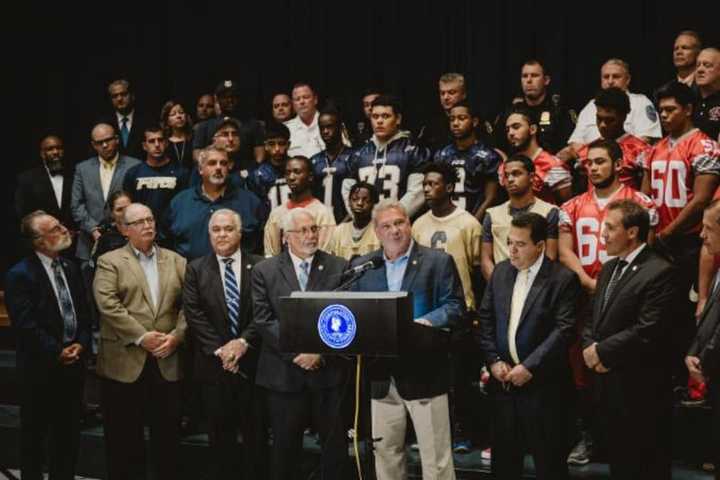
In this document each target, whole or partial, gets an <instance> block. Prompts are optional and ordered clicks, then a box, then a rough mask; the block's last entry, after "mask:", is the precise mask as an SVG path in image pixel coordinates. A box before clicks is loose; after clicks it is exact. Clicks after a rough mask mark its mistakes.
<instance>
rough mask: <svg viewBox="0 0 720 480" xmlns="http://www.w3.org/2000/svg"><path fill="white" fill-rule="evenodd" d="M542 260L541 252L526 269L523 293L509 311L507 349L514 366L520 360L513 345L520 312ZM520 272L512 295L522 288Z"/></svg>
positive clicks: (543, 254)
mask: <svg viewBox="0 0 720 480" xmlns="http://www.w3.org/2000/svg"><path fill="white" fill-rule="evenodd" d="M544 259H545V253H544V252H543V253H541V254H540V256H539V257H538V258H537V260H535V263H533V264H532V265H530V268H528V269H527V282H526V283H525V291H524V292H521V293H520V295H521V298H520V301H518V302H517V303H516V302H512V304H513V306H512V308H511V309H510V320H509V321H508V348H509V350H510V356H511V357H512V359H513V361H514V362H515V363H516V364H518V363H520V358H519V357H518V353H517V345H516V344H515V336H516V334H517V330H518V328H519V327H520V317H521V316H522V311H523V308H524V306H525V300H526V299H527V295H528V293H529V292H530V288H532V284H533V282H534V281H535V277H537V274H538V272H539V271H540V267H542V263H543V260H544ZM522 272H523V270H519V271H518V274H517V277H515V285H514V286H513V295H514V294H515V293H516V292H515V290H516V289H518V288H522V286H521V285H520V281H521V278H522V275H521V273H522Z"/></svg>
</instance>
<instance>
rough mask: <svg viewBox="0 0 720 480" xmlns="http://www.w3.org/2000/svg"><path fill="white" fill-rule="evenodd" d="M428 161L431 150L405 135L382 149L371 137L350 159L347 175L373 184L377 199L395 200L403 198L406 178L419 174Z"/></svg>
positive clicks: (399, 136)
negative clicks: (378, 196) (377, 194)
mask: <svg viewBox="0 0 720 480" xmlns="http://www.w3.org/2000/svg"><path fill="white" fill-rule="evenodd" d="M430 158H431V155H430V149H428V148H427V147H421V146H418V145H416V144H415V143H414V142H413V141H412V140H411V139H410V138H408V135H402V134H401V135H398V136H397V137H396V139H395V140H392V141H391V142H390V143H388V144H387V145H386V146H385V148H384V149H382V150H379V149H378V147H377V145H376V144H375V137H373V138H372V139H371V140H370V141H369V142H367V143H366V144H365V145H363V146H362V147H361V148H360V149H359V150H357V151H356V152H355V154H353V156H352V157H351V160H350V170H351V175H350V176H351V178H354V179H355V180H357V181H360V182H367V183H369V184H371V185H375V187H376V188H377V190H378V193H379V195H380V200H385V199H391V200H396V201H397V200H400V199H401V198H402V197H403V195H405V191H406V190H407V181H408V177H409V176H410V175H411V174H413V173H421V171H422V169H423V167H424V166H425V165H426V164H427V163H428V162H429V161H430Z"/></svg>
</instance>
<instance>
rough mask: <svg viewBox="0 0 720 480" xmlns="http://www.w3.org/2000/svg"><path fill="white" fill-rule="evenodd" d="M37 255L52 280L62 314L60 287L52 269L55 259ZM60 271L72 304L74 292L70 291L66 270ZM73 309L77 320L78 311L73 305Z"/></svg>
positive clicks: (41, 254) (38, 253) (40, 254)
mask: <svg viewBox="0 0 720 480" xmlns="http://www.w3.org/2000/svg"><path fill="white" fill-rule="evenodd" d="M35 253H36V254H37V256H38V258H39V259H40V263H42V266H43V268H44V269H45V273H47V276H48V278H50V284H51V285H52V288H53V292H55V300H56V301H57V304H58V309H59V310H60V311H61V312H62V306H61V305H60V295H59V294H58V287H57V284H56V283H55V272H53V269H52V262H53V260H54V259H52V258H50V257H48V256H47V255H45V254H43V253H40V252H35ZM60 271H61V273H62V278H63V281H64V282H65V288H66V289H67V291H68V292H70V303H73V299H72V291H71V290H70V284H68V281H67V277H66V276H65V269H64V268H61V269H60ZM72 307H73V312H74V313H75V318H77V310H75V305H74V304H73V306H72Z"/></svg>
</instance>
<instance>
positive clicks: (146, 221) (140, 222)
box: [125, 217, 155, 227]
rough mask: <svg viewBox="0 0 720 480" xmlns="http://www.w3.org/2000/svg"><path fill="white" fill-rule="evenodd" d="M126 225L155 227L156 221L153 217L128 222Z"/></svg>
mask: <svg viewBox="0 0 720 480" xmlns="http://www.w3.org/2000/svg"><path fill="white" fill-rule="evenodd" d="M125 225H127V226H128V227H134V226H136V225H155V219H154V218H153V217H145V218H139V219H137V220H133V221H132V222H126V223H125Z"/></svg>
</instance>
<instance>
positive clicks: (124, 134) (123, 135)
mask: <svg viewBox="0 0 720 480" xmlns="http://www.w3.org/2000/svg"><path fill="white" fill-rule="evenodd" d="M127 124H128V117H122V125H121V126H120V139H121V140H122V144H123V147H127V143H128V137H129V136H130V130H129V129H128V126H127Z"/></svg>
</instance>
